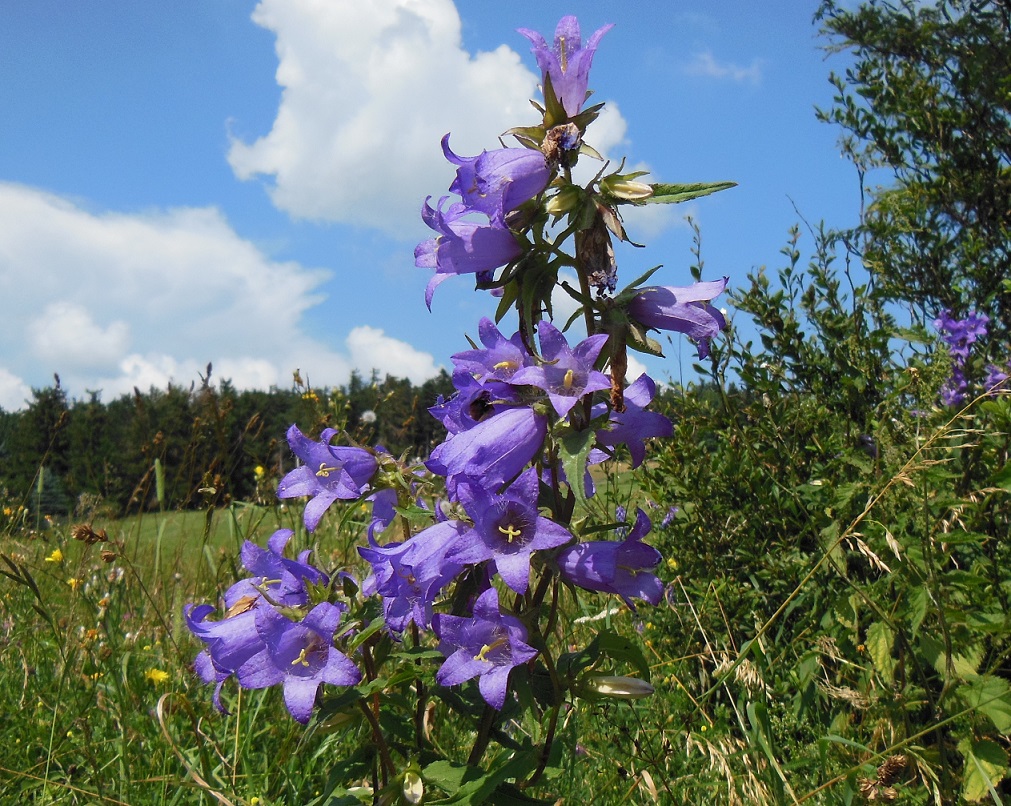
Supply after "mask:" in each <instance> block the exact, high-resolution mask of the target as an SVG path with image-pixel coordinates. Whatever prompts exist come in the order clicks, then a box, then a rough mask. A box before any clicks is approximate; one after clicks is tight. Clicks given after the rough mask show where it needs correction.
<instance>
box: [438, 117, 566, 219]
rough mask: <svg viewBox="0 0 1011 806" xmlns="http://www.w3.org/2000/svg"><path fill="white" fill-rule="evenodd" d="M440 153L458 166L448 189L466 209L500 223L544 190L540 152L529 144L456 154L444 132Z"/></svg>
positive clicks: (545, 175)
mask: <svg viewBox="0 0 1011 806" xmlns="http://www.w3.org/2000/svg"><path fill="white" fill-rule="evenodd" d="M442 153H443V154H445V155H446V159H448V160H449V161H450V162H452V163H453V164H454V165H456V166H458V167H457V169H456V179H455V180H454V181H453V184H452V185H450V186H449V189H450V190H451V191H452V192H453V193H457V194H459V196H460V197H461V198H462V199H463V203H464V204H465V205H466V206H467V207H468V208H469V209H470V210H476V211H478V212H481V213H484V214H485V215H487V216H488V218H489V219H490V220H491V221H492V222H493V223H495V224H498V225H500V226H504V218H505V214H506V213H508V212H510V211H511V210H515V209H516V208H517V207H519V206H520V205H521V204H523V202H525V201H528V200H529V199H532V198H533V197H534V196H536V195H537V194H538V193H540V192H541V191H542V190H544V188H545V187H547V184H548V180H549V179H550V178H551V172H550V171H549V170H548V165H547V163H546V162H545V160H544V154H542V153H541V152H540V151H535V150H533V149H530V148H497V149H494V150H493V151H482V152H481V153H480V154H478V155H477V156H476V157H460V156H458V155H456V154H454V153H453V151H452V149H450V147H449V135H448V134H447V135H446V136H445V137H443V138H442Z"/></svg>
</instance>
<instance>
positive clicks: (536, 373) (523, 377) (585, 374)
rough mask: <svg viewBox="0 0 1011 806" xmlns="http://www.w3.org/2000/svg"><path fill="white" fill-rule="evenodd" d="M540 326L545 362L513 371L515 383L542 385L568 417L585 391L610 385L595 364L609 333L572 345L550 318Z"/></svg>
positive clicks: (586, 393) (590, 392)
mask: <svg viewBox="0 0 1011 806" xmlns="http://www.w3.org/2000/svg"><path fill="white" fill-rule="evenodd" d="M538 330H539V333H540V341H541V354H542V355H543V356H544V360H545V362H546V363H544V364H541V365H540V366H536V367H525V368H524V369H521V370H520V371H519V372H517V373H516V374H515V375H513V377H512V383H514V384H525V385H530V386H536V387H538V388H539V389H543V390H544V391H545V392H547V393H548V399H549V400H550V401H551V405H552V406H554V407H555V411H556V412H558V416H559V417H565V416H566V415H567V414H568V413H569V412H570V411H572V409H573V407H574V406H575V405H576V404H577V403H578V402H579V401H580V399H582V397H583V396H584V395H588V394H592V393H593V392H597V391H600V390H601V389H610V388H611V382H610V381H609V380H608V378H607V376H606V375H605V374H604V373H603V372H599V371H598V370H595V369H594V368H593V364H594V362H595V361H596V360H597V356H598V355H600V351H601V350H602V349H603V347H604V344H605V343H606V342H607V335H606V334H604V333H600V334H597V335H595V336H590V337H589V338H586V339H583V340H582V341H581V342H580V343H579V344H577V345H576V347H575V349H573V348H571V347H569V343H568V342H567V341H566V340H565V336H563V335H562V333H561V331H560V330H558V328H556V327H555V326H554V325H553V324H551V323H550V322H541V323H540V324H539V325H538Z"/></svg>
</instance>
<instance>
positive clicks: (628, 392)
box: [594, 373, 674, 467]
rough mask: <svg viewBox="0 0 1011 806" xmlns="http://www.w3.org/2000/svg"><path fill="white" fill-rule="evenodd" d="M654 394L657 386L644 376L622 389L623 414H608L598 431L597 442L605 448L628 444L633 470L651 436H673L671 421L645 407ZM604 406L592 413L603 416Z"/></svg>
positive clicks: (640, 460) (616, 412) (639, 462)
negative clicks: (623, 391)
mask: <svg viewBox="0 0 1011 806" xmlns="http://www.w3.org/2000/svg"><path fill="white" fill-rule="evenodd" d="M655 395H656V383H655V382H654V381H653V379H652V378H650V377H649V375H647V374H645V373H643V374H642V375H640V376H639V377H638V379H637V380H636V381H635V382H634V383H633V384H632V385H631V386H629V387H628V388H627V389H625V395H624V397H625V411H614V410H612V411H611V415H610V418H609V422H608V425H607V428H602V429H600V430H599V431H597V442H598V443H599V444H601V445H604V446H606V447H610V448H613V447H614V446H615V445H627V446H628V452H629V453H630V454H631V455H632V467H638V466H639V465H641V464H642V463H643V460H645V458H646V445H645V441H646V440H647V439H649V438H650V437H669V436H670V435H671V434H673V433H674V426H673V425H671V421H670V420H669V419H667V418H666V417H664V416H663V415H662V414H658V413H657V412H655V411H647V410H646V407H647V406H648V405H649V404H650V403H651V402H652V400H653V398H654V396H655ZM603 411H604V406H599V407H596V406H595V407H594V414H595V415H596V414H598V413H600V414H603Z"/></svg>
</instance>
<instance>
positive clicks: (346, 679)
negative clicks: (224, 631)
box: [235, 602, 362, 725]
mask: <svg viewBox="0 0 1011 806" xmlns="http://www.w3.org/2000/svg"><path fill="white" fill-rule="evenodd" d="M340 618H341V610H340V608H339V607H337V606H336V605H332V604H330V603H329V602H320V603H319V604H318V605H316V606H315V607H314V608H313V609H312V610H310V611H309V612H308V613H307V614H306V615H305V618H303V619H302V621H299V622H295V621H291V620H289V619H288V618H286V617H285V616H283V615H281V614H280V613H278V612H277V611H276V610H274V609H273V608H268V607H264V608H258V609H257V611H256V619H255V621H256V632H257V635H258V636H259V638H260V641H261V649H260V651H259V652H257V653H256V654H255V655H253V656H252V657H250V658H248V659H247V660H246V661H245V662H244V663H243V664H242V665H241V666H239V668H238V669H236V671H235V675H236V677H237V678H238V679H239V685H241V686H242V687H243V688H268V687H269V686H276V685H278V684H281V685H282V686H283V687H284V704H285V705H286V706H287V707H288V712H289V713H290V714H291V715H292V716H293V717H294V718H295V719H297V720H298V721H299V722H301V723H302V724H303V725H304V724H305V723H307V722H308V721H309V718H310V717H311V716H312V709H313V706H314V705H315V703H316V694H317V692H318V691H319V687H320V685H322V684H323V683H329V684H330V685H333V686H353V685H355V684H356V683H358V682H360V681H361V679H362V673H361V671H360V670H359V669H358V667H357V666H356V665H355V664H354V662H353V661H352V660H351V659H350V658H348V657H347V656H346V655H344V654H343V653H341V652H339V651H337V649H335V648H334V645H333V637H334V633H335V632H336V630H337V627H338V626H339V625H340Z"/></svg>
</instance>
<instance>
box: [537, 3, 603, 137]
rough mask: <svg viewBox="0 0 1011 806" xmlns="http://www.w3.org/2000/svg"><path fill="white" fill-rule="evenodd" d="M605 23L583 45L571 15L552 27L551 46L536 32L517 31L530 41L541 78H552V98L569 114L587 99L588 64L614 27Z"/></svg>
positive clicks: (577, 111) (575, 21)
mask: <svg viewBox="0 0 1011 806" xmlns="http://www.w3.org/2000/svg"><path fill="white" fill-rule="evenodd" d="M613 27H614V26H613V25H605V26H604V27H603V28H599V29H598V30H597V31H596V32H594V34H593V36H591V37H590V38H589V40H587V42H586V44H585V45H584V44H583V39H582V36H581V33H580V30H579V20H577V19H576V18H575V17H573V16H571V15H570V16H566V17H562V18H561V19H560V20H559V21H558V25H557V26H556V27H555V41H554V46H553V47H552V46H549V45H548V43H547V42H546V41H545V39H544V37H543V36H541V34H539V33H537V32H536V31H530V30H527V29H526V28H520V29H519V33H521V34H523V36H525V37H526V38H527V39H529V40H530V42H531V44H532V45H533V48H532V49H531V50H532V51H533V54H534V58H536V59H537V66H538V67H540V68H541V74H542V80H544V81H546V80H547V79H548V78H550V79H551V88H552V89H553V90H554V93H555V97H556V98H557V99H558V101H559V102H560V103H561V105H562V107H563V108H564V109H565V113H566V114H567V115H568V116H569V117H574V116H575V115H578V114H579V112H580V110H581V109H582V108H583V103H584V102H585V101H586V88H587V85H588V84H589V82H590V65H591V64H592V63H593V54H594V53H595V52H596V50H597V45H598V44H599V42H600V40H601V38H602V37H603V36H604V34H606V33H607V32H608V31H610V30H611V28H613Z"/></svg>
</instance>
